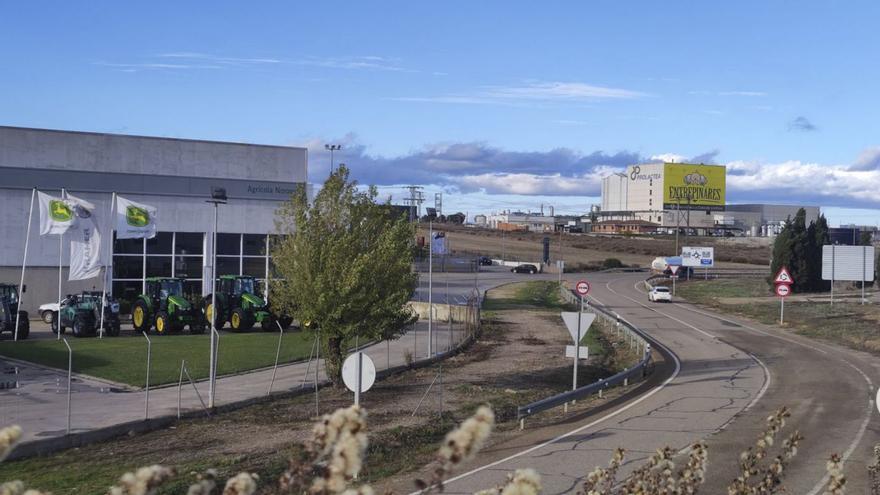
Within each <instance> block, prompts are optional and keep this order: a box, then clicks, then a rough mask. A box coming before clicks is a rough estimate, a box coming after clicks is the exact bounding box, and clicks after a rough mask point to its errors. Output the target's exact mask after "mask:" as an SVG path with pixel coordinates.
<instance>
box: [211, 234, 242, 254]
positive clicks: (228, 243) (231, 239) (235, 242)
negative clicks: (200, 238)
mask: <svg viewBox="0 0 880 495" xmlns="http://www.w3.org/2000/svg"><path fill="white" fill-rule="evenodd" d="M217 254H229V255H239V254H241V234H217Z"/></svg>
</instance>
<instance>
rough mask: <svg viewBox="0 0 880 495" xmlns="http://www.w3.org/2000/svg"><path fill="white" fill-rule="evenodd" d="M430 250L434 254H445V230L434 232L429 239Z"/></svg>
mask: <svg viewBox="0 0 880 495" xmlns="http://www.w3.org/2000/svg"><path fill="white" fill-rule="evenodd" d="M431 251H432V252H433V253H434V254H446V232H434V238H433V239H431Z"/></svg>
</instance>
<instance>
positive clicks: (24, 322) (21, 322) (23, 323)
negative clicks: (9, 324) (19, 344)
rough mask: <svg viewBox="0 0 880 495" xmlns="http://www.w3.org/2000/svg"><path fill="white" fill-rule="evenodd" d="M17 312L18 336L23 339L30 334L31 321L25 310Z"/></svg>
mask: <svg viewBox="0 0 880 495" xmlns="http://www.w3.org/2000/svg"><path fill="white" fill-rule="evenodd" d="M18 314H19V317H18V338H19V340H24V339H26V338H28V335H30V334H31V322H30V321H29V320H28V315H27V312H25V311H19V313H18Z"/></svg>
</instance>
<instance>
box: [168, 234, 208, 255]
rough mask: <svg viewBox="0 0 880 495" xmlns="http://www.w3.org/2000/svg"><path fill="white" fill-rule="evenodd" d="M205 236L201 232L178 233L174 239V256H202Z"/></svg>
mask: <svg viewBox="0 0 880 495" xmlns="http://www.w3.org/2000/svg"><path fill="white" fill-rule="evenodd" d="M203 239H204V234H202V233H200V232H178V233H177V234H176V238H175V239H174V254H202V253H203V251H204V244H203Z"/></svg>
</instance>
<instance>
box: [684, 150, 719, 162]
mask: <svg viewBox="0 0 880 495" xmlns="http://www.w3.org/2000/svg"><path fill="white" fill-rule="evenodd" d="M720 153H721V151H720V150H710V151H707V152H705V153H700V154H699V155H696V156H692V157H691V158H688V160H687V162H688V163H715V159H716V158H717V157H718V155H719V154H720Z"/></svg>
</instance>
